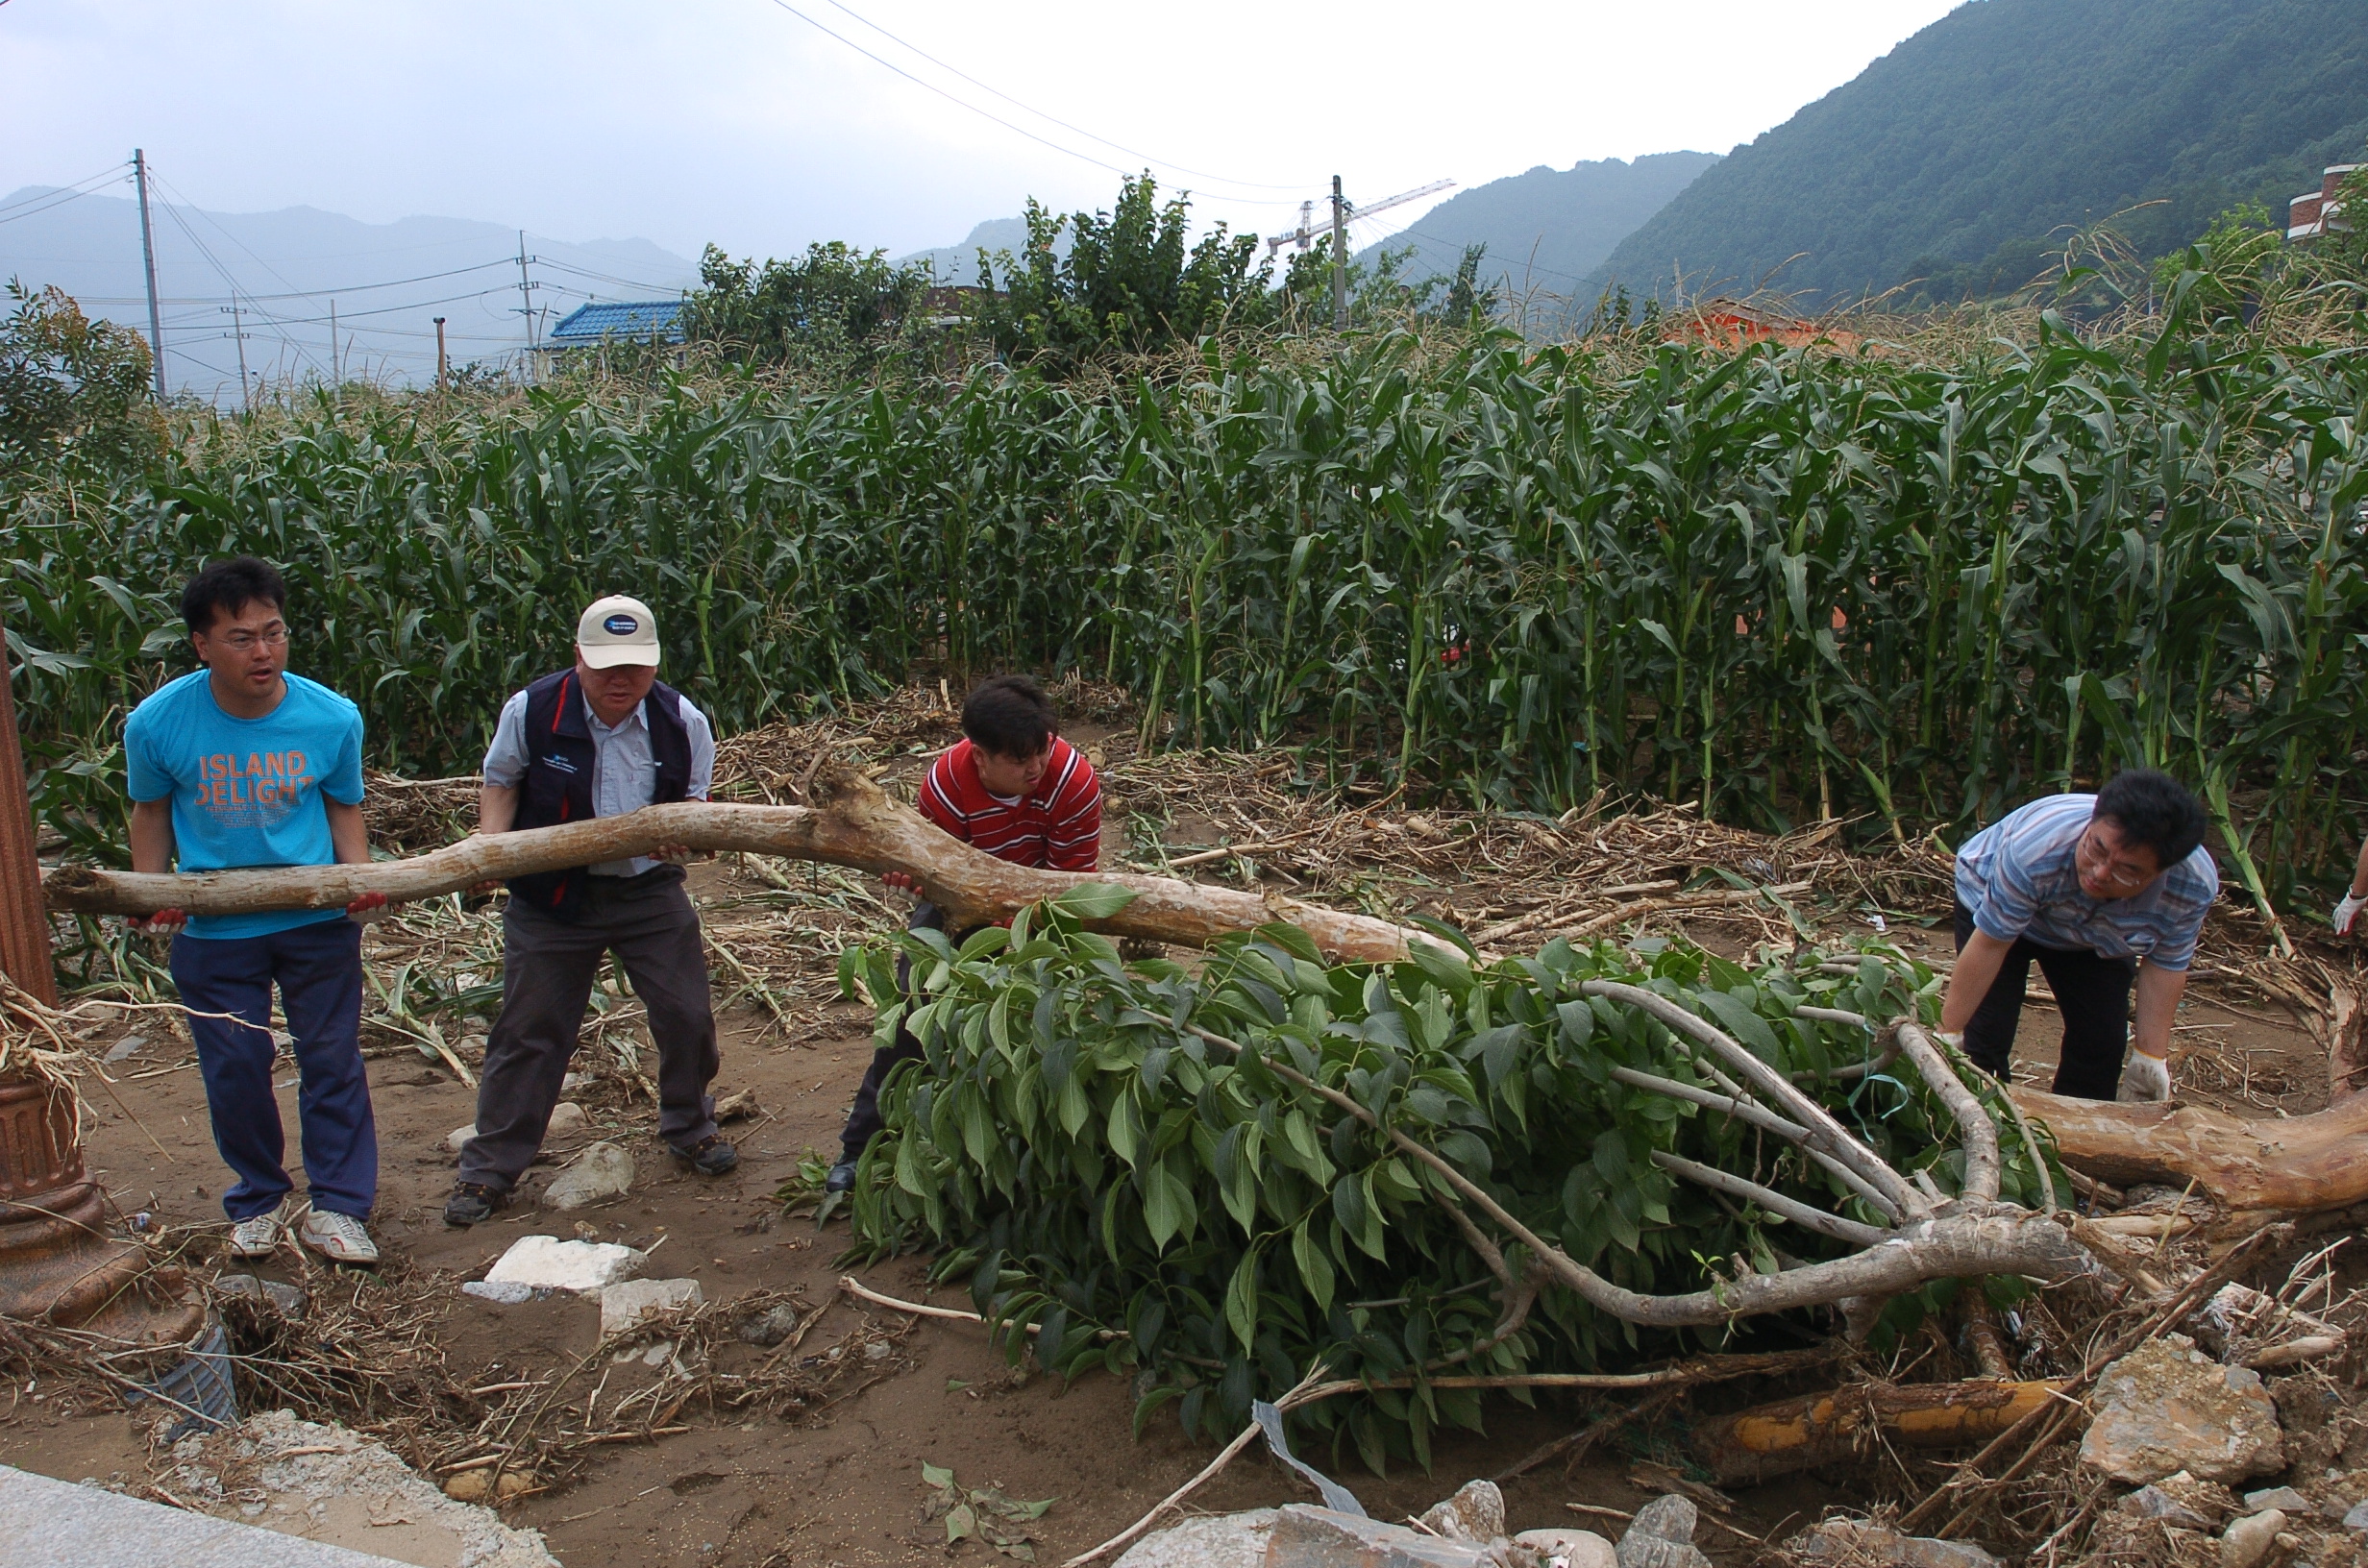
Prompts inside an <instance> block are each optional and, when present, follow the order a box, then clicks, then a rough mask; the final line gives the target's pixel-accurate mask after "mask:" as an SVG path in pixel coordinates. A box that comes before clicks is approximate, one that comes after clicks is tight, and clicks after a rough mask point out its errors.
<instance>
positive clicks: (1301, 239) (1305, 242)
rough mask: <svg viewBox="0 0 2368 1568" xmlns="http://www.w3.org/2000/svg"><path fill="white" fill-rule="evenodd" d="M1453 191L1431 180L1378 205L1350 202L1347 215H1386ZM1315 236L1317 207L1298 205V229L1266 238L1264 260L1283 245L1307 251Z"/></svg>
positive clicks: (1448, 182) (1447, 182) (1450, 184)
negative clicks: (1411, 204)
mask: <svg viewBox="0 0 2368 1568" xmlns="http://www.w3.org/2000/svg"><path fill="white" fill-rule="evenodd" d="M1454 188H1455V182H1454V181H1452V180H1434V181H1432V182H1431V183H1430V184H1427V185H1417V186H1416V187H1415V188H1414V189H1412V190H1401V191H1399V192H1398V193H1397V194H1396V195H1394V196H1385V197H1383V198H1382V199H1381V200H1380V201H1378V202H1373V203H1370V204H1369V205H1367V206H1364V207H1359V206H1357V205H1356V204H1355V203H1353V202H1351V203H1349V204H1348V212H1347V215H1348V216H1349V217H1352V218H1369V217H1371V216H1372V215H1373V214H1374V213H1376V212H1387V211H1388V210H1390V208H1394V207H1404V206H1405V205H1406V204H1407V203H1408V202H1418V201H1420V200H1421V199H1422V198H1423V197H1425V196H1436V195H1437V194H1439V192H1441V191H1443V190H1452V189H1454ZM1316 234H1317V229H1316V204H1315V203H1314V202H1301V203H1300V204H1299V227H1297V228H1296V229H1294V230H1293V231H1291V233H1287V234H1269V235H1268V236H1267V259H1268V260H1270V261H1271V260H1272V259H1273V258H1274V253H1275V252H1277V251H1279V250H1281V249H1282V248H1283V247H1284V246H1286V245H1296V246H1297V247H1298V248H1299V249H1300V250H1303V251H1304V250H1306V249H1307V248H1308V247H1309V246H1310V245H1312V244H1313V243H1315V238H1316Z"/></svg>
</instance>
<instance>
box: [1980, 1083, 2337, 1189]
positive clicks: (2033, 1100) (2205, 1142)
mask: <svg viewBox="0 0 2368 1568" xmlns="http://www.w3.org/2000/svg"><path fill="white" fill-rule="evenodd" d="M2009 1092H2010V1094H2012V1095H2013V1097H2014V1103H2015V1104H2016V1105H2017V1106H2019V1107H2020V1108H2021V1109H2022V1111H2023V1112H2024V1114H2025V1115H2029V1116H2030V1117H2031V1118H2032V1119H2033V1120H2035V1121H2040V1122H2044V1123H2046V1124H2047V1127H2048V1130H2049V1131H2051V1132H2053V1133H2054V1134H2055V1135H2056V1145H2057V1148H2058V1150H2059V1151H2060V1153H2061V1154H2062V1156H2063V1162H2064V1164H2067V1165H2070V1166H2073V1167H2074V1168H2075V1169H2078V1170H2080V1171H2083V1172H2084V1173H2085V1174H2087V1175H2089V1176H2093V1177H2095V1178H2097V1179H2098V1180H2100V1181H2106V1182H2111V1183H2113V1184H2115V1185H2116V1186H2122V1187H2127V1186H2129V1185H2130V1184H2131V1183H2133V1182H2160V1183H2164V1184H2166V1185H2168V1186H2172V1187H2183V1186H2185V1185H2186V1184H2187V1183H2188V1182H2190V1181H2192V1182H2194V1183H2195V1185H2196V1187H2197V1188H2199V1189H2200V1190H2202V1191H2203V1192H2204V1193H2206V1194H2207V1195H2208V1196H2209V1197H2210V1198H2211V1199H2212V1201H2213V1202H2215V1203H2217V1204H2219V1205H2220V1206H2221V1207H2223V1208H2225V1209H2230V1210H2234V1211H2238V1212H2240V1213H2256V1214H2257V1213H2261V1212H2269V1213H2289V1214H2304V1213H2319V1212H2322V1211H2326V1210H2332V1209H2348V1208H2352V1207H2354V1206H2356V1205H2358V1204H2363V1203H2368V1094H2360V1095H2354V1096H2353V1097H2351V1098H2350V1099H2346V1100H2340V1101H2338V1102H2336V1103H2335V1104H2334V1105H2332V1106H2330V1107H2329V1108H2328V1109H2326V1110H2324V1111H2320V1112H2317V1113H2315V1114H2314V1115H2307V1116H2294V1117H2290V1118H2287V1119H2283V1120H2263V1121H2247V1120H2245V1119H2243V1118H2241V1117H2238V1116H2232V1115H2229V1114H2228V1113H2227V1112H2225V1111H2214V1110H2211V1109H2209V1108H2208V1107H2206V1106H2200V1105H2115V1104H2112V1103H2109V1102H2108V1101H2104V1100H2075V1099H2067V1098H2064V1097H2063V1096H2061V1095H2058V1094H2046V1093H2042V1092H2040V1091H2039V1090H2035V1089H2013V1090H2009Z"/></svg>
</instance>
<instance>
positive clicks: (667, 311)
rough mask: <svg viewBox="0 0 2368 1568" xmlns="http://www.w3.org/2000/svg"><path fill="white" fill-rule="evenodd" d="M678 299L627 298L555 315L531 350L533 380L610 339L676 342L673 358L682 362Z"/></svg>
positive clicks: (613, 341)
mask: <svg viewBox="0 0 2368 1568" xmlns="http://www.w3.org/2000/svg"><path fill="white" fill-rule="evenodd" d="M681 342H682V302H681V301H680V300H630V301H624V302H620V303H615V304H599V305H580V306H577V307H576V308H575V309H573V310H570V311H569V312H568V313H567V314H566V315H565V316H563V317H561V318H560V319H559V324H558V325H557V326H555V327H554V328H552V329H551V331H550V332H549V333H548V334H547V335H546V336H545V337H544V338H543V341H542V344H541V346H540V347H538V348H537V349H536V350H535V351H534V372H535V377H536V379H537V380H540V379H542V378H543V377H546V376H549V375H550V374H551V373H552V372H553V371H554V370H555V369H557V368H558V366H559V365H560V363H561V362H562V361H563V360H565V359H566V358H568V357H569V356H571V355H577V354H580V353H581V352H583V351H584V350H587V349H591V350H598V349H600V348H602V347H603V346H604V345H606V344H610V343H670V344H674V345H677V348H676V352H675V354H674V355H673V356H672V357H673V360H674V363H675V364H676V366H677V367H679V366H680V365H681V363H682V354H681V350H680V347H679V345H680V344H681Z"/></svg>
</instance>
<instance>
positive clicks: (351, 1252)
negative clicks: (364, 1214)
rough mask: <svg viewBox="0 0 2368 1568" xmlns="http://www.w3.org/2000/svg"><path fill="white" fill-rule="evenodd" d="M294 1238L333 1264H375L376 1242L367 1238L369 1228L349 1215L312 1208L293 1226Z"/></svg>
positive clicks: (377, 1259)
mask: <svg viewBox="0 0 2368 1568" xmlns="http://www.w3.org/2000/svg"><path fill="white" fill-rule="evenodd" d="M296 1239H297V1240H299V1241H302V1242H303V1243H304V1244H305V1245H306V1246H308V1247H310V1248H311V1249H312V1250H313V1251H314V1252H317V1253H319V1254H320V1255H321V1256H322V1257H324V1258H326V1259H328V1260H329V1261H330V1262H333V1263H375V1262H378V1261H379V1244H378V1243H377V1242H376V1241H373V1240H371V1239H370V1232H369V1229H368V1227H366V1226H364V1225H363V1224H362V1222H361V1221H360V1220H358V1219H356V1218H355V1217H354V1216H353V1215H352V1214H335V1213H330V1212H329V1211H328V1210H326V1209H315V1210H313V1211H312V1212H311V1213H308V1214H307V1215H305V1221H304V1223H303V1224H302V1225H300V1226H298V1227H297V1228H296Z"/></svg>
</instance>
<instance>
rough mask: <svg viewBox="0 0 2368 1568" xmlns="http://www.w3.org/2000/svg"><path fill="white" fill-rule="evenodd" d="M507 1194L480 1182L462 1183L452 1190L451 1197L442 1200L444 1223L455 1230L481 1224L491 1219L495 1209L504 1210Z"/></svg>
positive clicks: (500, 1189)
mask: <svg viewBox="0 0 2368 1568" xmlns="http://www.w3.org/2000/svg"><path fill="white" fill-rule="evenodd" d="M508 1203H509V1194H508V1193H507V1192H505V1191H504V1190H502V1188H498V1187H488V1186H486V1185H485V1184H484V1183H482V1182H462V1183H460V1184H458V1185H457V1186H456V1187H455V1188H453V1195H452V1196H451V1197H449V1198H446V1199H445V1200H444V1223H445V1224H447V1225H451V1226H454V1227H456V1228H466V1227H468V1226H471V1225H477V1224H481V1223H482V1222H483V1221H485V1220H488V1219H491V1218H492V1217H493V1212H494V1211H495V1210H496V1209H501V1208H506V1207H507V1206H508Z"/></svg>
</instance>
